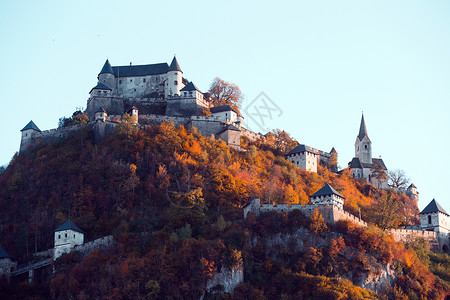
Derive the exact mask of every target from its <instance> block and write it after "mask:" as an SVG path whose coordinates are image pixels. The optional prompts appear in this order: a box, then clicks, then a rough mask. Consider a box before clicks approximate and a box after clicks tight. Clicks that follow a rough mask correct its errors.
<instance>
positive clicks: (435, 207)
mask: <svg viewBox="0 0 450 300" xmlns="http://www.w3.org/2000/svg"><path fill="white" fill-rule="evenodd" d="M449 223H450V219H449V214H448V213H447V212H446V211H445V210H444V209H443V208H442V206H440V205H439V203H437V201H436V200H434V199H433V200H432V201H431V202H430V203H429V204H428V205H427V206H426V207H425V208H424V209H423V210H422V211H421V212H420V228H421V229H422V230H429V231H436V232H443V233H448V232H449V226H450V224H449Z"/></svg>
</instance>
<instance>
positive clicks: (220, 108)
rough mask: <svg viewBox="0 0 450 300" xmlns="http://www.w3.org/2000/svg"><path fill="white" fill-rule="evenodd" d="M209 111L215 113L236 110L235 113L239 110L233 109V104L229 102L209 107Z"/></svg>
mask: <svg viewBox="0 0 450 300" xmlns="http://www.w3.org/2000/svg"><path fill="white" fill-rule="evenodd" d="M209 111H210V112H211V113H213V114H215V113H219V112H223V111H234V112H235V113H237V111H236V110H234V109H233V108H232V107H231V106H229V105H228V104H226V105H220V106H214V107H211V108H210V109H209Z"/></svg>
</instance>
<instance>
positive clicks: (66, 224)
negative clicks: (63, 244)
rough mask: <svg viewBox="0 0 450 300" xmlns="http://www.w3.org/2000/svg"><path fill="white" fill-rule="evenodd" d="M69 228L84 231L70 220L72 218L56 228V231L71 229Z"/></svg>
mask: <svg viewBox="0 0 450 300" xmlns="http://www.w3.org/2000/svg"><path fill="white" fill-rule="evenodd" d="M69 229H71V230H73V231H78V232H81V233H84V232H83V230H81V229H80V228H78V226H77V225H75V224H73V223H72V221H70V220H68V221H67V222H66V223H64V224H62V225H61V226H59V227H58V228H56V229H55V232H57V231H63V230H69Z"/></svg>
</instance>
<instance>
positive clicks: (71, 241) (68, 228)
mask: <svg viewBox="0 0 450 300" xmlns="http://www.w3.org/2000/svg"><path fill="white" fill-rule="evenodd" d="M83 243H84V232H83V231H82V230H81V229H80V228H78V227H77V225H75V224H74V223H72V222H71V221H70V220H68V221H67V222H66V223H64V224H62V225H61V226H59V227H58V228H57V229H55V249H54V253H53V259H57V258H58V257H60V256H61V255H63V254H66V253H69V252H70V251H72V250H73V249H74V248H75V246H78V245H82V244H83Z"/></svg>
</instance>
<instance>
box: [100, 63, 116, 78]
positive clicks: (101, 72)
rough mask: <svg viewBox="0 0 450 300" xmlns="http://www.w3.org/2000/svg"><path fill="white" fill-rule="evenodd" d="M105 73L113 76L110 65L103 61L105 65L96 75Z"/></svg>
mask: <svg viewBox="0 0 450 300" xmlns="http://www.w3.org/2000/svg"><path fill="white" fill-rule="evenodd" d="M106 73H110V74H113V75H114V72H113V69H112V67H111V64H110V63H109V60H108V59H107V60H106V61H105V64H104V65H103V68H102V70H101V71H100V73H99V74H98V75H100V74H106Z"/></svg>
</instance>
